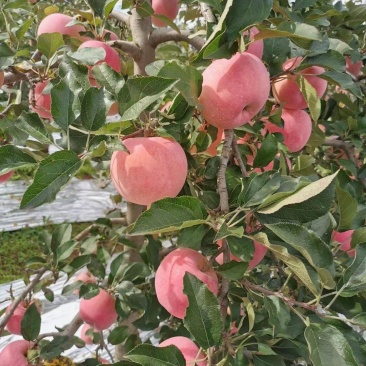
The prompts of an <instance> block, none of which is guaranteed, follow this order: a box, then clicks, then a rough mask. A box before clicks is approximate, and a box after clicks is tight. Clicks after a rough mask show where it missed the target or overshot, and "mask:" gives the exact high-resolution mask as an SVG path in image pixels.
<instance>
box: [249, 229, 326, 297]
mask: <svg viewBox="0 0 366 366" xmlns="http://www.w3.org/2000/svg"><path fill="white" fill-rule="evenodd" d="M254 239H255V240H256V241H258V242H259V243H261V244H263V245H265V246H266V247H267V248H268V249H269V250H270V251H271V252H272V253H273V254H274V255H275V256H276V257H277V258H278V259H280V260H281V261H282V262H284V263H285V264H286V265H287V266H288V268H289V269H290V270H291V271H292V272H293V273H294V274H295V275H296V276H297V277H298V278H299V279H300V280H301V281H302V283H303V284H304V285H305V286H306V287H307V288H308V289H309V290H310V291H311V292H312V293H313V294H314V295H315V296H317V295H319V293H320V289H319V288H317V287H316V285H315V284H314V282H313V281H312V279H311V277H310V275H309V272H308V270H307V269H306V267H305V265H304V263H303V262H302V261H301V260H300V259H299V258H297V257H295V256H293V255H291V254H289V252H288V251H287V249H286V248H285V247H284V246H282V245H275V244H271V243H270V242H269V241H268V238H267V235H266V234H264V233H258V234H256V235H254Z"/></svg>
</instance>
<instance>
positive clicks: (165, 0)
mask: <svg viewBox="0 0 366 366" xmlns="http://www.w3.org/2000/svg"><path fill="white" fill-rule="evenodd" d="M151 7H152V8H153V9H154V13H155V14H157V15H165V16H166V17H167V18H169V19H170V20H174V19H175V18H176V17H177V15H178V12H179V4H178V0H152V2H151ZM151 22H152V24H153V25H155V27H166V24H165V23H164V22H163V21H161V20H160V19H157V18H154V17H151Z"/></svg>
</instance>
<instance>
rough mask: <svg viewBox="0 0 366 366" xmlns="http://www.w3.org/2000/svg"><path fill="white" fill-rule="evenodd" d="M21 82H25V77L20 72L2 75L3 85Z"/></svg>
mask: <svg viewBox="0 0 366 366" xmlns="http://www.w3.org/2000/svg"><path fill="white" fill-rule="evenodd" d="M22 80H27V75H26V74H23V73H22V72H6V73H5V75H4V85H7V84H14V83H16V82H18V81H22Z"/></svg>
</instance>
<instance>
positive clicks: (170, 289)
mask: <svg viewBox="0 0 366 366" xmlns="http://www.w3.org/2000/svg"><path fill="white" fill-rule="evenodd" d="M186 272H189V273H191V274H193V275H194V276H196V277H197V278H198V279H199V280H201V281H202V282H204V283H205V284H206V285H207V287H208V288H209V290H210V291H211V292H213V293H214V294H215V295H217V293H218V279H217V276H216V272H215V271H214V270H213V269H212V268H210V267H209V264H208V261H207V259H206V257H205V256H203V255H202V254H200V253H198V252H197V251H195V250H193V249H189V248H178V249H175V250H173V251H172V252H171V253H169V254H168V255H167V256H166V257H165V258H164V259H163V260H162V261H161V263H160V265H159V267H158V270H157V271H156V275H155V290H156V296H157V298H158V301H159V303H160V304H161V305H162V306H163V307H164V308H165V309H166V310H167V311H168V312H169V313H170V314H172V315H173V316H175V317H177V318H180V319H183V318H184V317H185V314H186V309H187V307H188V298H187V295H185V294H184V293H183V277H184V275H185V273H186Z"/></svg>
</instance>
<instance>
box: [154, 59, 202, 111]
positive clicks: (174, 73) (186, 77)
mask: <svg viewBox="0 0 366 366" xmlns="http://www.w3.org/2000/svg"><path fill="white" fill-rule="evenodd" d="M158 76H160V77H163V78H167V79H168V78H170V79H177V78H179V81H178V83H177V84H176V85H175V87H176V88H177V89H178V90H179V91H180V92H181V94H182V96H183V97H184V99H185V100H186V101H187V103H188V104H189V105H192V106H196V105H198V104H199V101H198V96H199V95H200V94H201V84H202V74H201V73H200V72H199V71H198V70H197V69H196V68H195V67H192V66H189V65H183V64H180V63H178V62H176V61H172V62H168V63H166V64H165V65H164V66H163V67H162V68H161V69H160V71H159V73H158Z"/></svg>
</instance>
